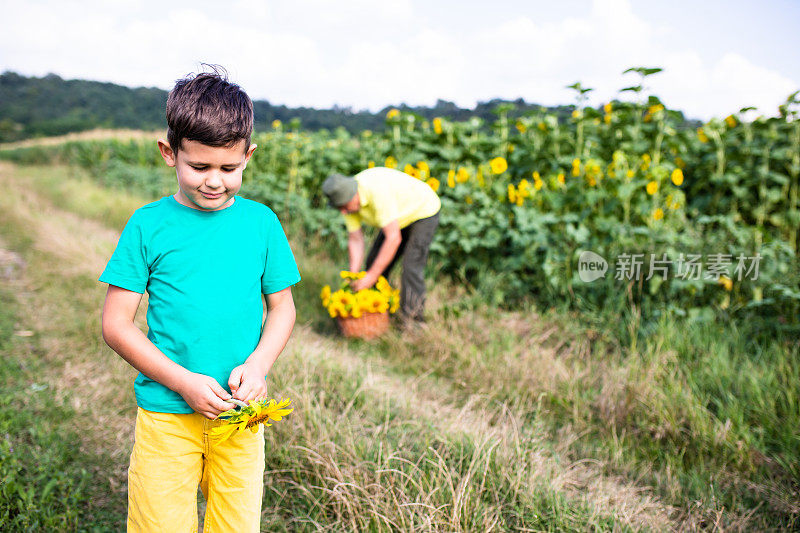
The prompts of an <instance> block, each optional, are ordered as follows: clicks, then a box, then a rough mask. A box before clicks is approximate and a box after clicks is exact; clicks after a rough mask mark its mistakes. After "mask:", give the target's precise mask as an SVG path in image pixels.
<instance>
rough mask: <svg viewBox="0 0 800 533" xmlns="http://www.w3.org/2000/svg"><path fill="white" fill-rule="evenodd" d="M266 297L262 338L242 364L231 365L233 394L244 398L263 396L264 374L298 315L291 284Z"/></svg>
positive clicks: (265, 387)
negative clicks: (266, 310)
mask: <svg viewBox="0 0 800 533" xmlns="http://www.w3.org/2000/svg"><path fill="white" fill-rule="evenodd" d="M266 300H267V309H268V313H267V320H266V322H265V323H264V327H263V328H262V330H261V339H260V340H259V341H258V345H257V346H256V349H255V350H253V353H252V354H250V356H249V357H248V358H247V360H246V361H245V362H244V364H242V365H239V366H237V367H236V368H234V369H233V371H232V372H231V377H230V379H229V380H228V386H229V387H230V388H231V392H233V397H234V398H236V399H237V400H242V401H245V402H247V401H250V400H256V399H261V398H263V397H265V396H266V394H267V384H266V381H265V378H266V376H267V373H268V372H269V370H270V369H271V368H272V365H273V363H275V360H276V359H277V358H278V356H279V355H280V353H281V352H282V351H283V348H284V347H285V346H286V343H287V342H288V341H289V336H290V335H291V334H292V329H293V328H294V321H295V318H296V317H297V312H296V311H295V307H294V299H293V298H292V288H291V287H286V288H285V289H283V290H282V291H278V292H276V293H273V294H268V295H266Z"/></svg>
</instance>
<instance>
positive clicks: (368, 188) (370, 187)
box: [344, 167, 442, 232]
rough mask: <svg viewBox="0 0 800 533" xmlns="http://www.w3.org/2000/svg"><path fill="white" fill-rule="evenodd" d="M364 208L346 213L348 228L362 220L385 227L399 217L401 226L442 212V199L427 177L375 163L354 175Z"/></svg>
mask: <svg viewBox="0 0 800 533" xmlns="http://www.w3.org/2000/svg"><path fill="white" fill-rule="evenodd" d="M354 178H355V180H356V181H357V182H358V197H359V200H360V203H361V208H360V209H359V210H358V212H357V213H349V214H347V215H345V216H344V222H345V225H346V226H347V231H348V232H353V231H357V230H359V229H360V228H361V224H362V223H364V224H367V225H370V226H375V227H377V228H385V227H386V226H387V225H388V224H389V223H390V222H391V221H392V220H397V222H398V224H399V225H400V228H405V227H406V226H408V225H409V224H411V223H413V222H416V221H417V220H421V219H423V218H428V217H431V216H433V215H435V214H436V213H438V212H439V209H440V208H441V206H442V202H441V201H440V200H439V196H437V195H436V193H435V192H434V191H433V189H431V188H430V186H429V185H428V184H427V183H425V182H424V181H421V180H418V179H417V178H414V177H411V176H409V175H408V174H406V173H405V172H400V171H399V170H394V169H392V168H385V167H375V168H369V169H367V170H364V171H362V172H359V173H358V174H356V175H355V176H354Z"/></svg>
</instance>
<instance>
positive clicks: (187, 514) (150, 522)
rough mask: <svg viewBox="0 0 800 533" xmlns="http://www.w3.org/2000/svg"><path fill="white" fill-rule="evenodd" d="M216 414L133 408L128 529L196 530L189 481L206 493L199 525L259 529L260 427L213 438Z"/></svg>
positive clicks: (214, 528)
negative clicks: (177, 412)
mask: <svg viewBox="0 0 800 533" xmlns="http://www.w3.org/2000/svg"><path fill="white" fill-rule="evenodd" d="M220 423H221V422H219V421H216V420H209V419H207V418H206V417H204V416H203V415H201V414H198V413H192V414H172V413H155V412H152V411H146V410H144V409H142V408H139V410H138V412H137V414H136V435H135V442H134V445H133V452H132V453H131V464H130V467H129V468H128V531H136V532H140V531H146V532H151V531H152V532H156V531H157V532H159V533H161V532H165V533H177V532H193V533H195V532H197V486H198V485H200V489H201V490H202V491H203V495H204V496H205V498H206V514H205V521H204V525H203V531H204V533H213V532H224V531H236V532H237V533H238V532H242V533H243V532H249V531H259V526H260V523H261V498H262V492H263V487H264V479H263V478H264V428H263V426H259V431H258V432H256V433H252V432H250V431H243V432H238V433H236V434H234V435H233V436H232V437H231V438H229V439H228V440H226V441H224V442H222V443H219V442H218V438H217V437H212V436H211V433H210V430H211V428H213V427H215V426H217V425H219V424H220Z"/></svg>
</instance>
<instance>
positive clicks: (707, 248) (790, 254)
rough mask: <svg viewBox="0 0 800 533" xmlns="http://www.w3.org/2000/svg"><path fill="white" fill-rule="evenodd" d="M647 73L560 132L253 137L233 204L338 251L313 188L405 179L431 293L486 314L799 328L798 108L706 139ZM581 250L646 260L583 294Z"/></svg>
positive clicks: (146, 173)
mask: <svg viewBox="0 0 800 533" xmlns="http://www.w3.org/2000/svg"><path fill="white" fill-rule="evenodd" d="M657 70H658V69H643V68H640V69H631V72H630V73H629V74H627V75H633V76H636V75H638V76H639V77H638V84H637V85H635V86H632V87H627V88H625V89H623V90H622V91H621V93H620V94H621V95H630V96H631V97H630V98H627V99H626V100H625V101H623V100H621V99H620V100H614V101H612V102H608V103H605V104H604V105H601V106H598V107H597V108H594V107H589V106H586V105H585V102H586V99H587V93H588V91H590V89H587V88H585V87H583V86H582V85H581V84H580V83H576V84H574V85H572V86H571V88H572V89H574V90H575V94H576V105H575V106H574V110H573V111H572V113H571V115H570V116H557V115H555V114H551V113H549V112H548V111H547V110H545V109H541V110H540V111H536V112H530V113H527V114H524V115H519V114H516V113H515V110H514V108H513V106H512V105H510V104H506V105H502V106H500V107H498V108H497V109H496V115H497V119H496V120H495V121H494V122H492V123H485V122H484V121H482V120H480V119H478V118H473V119H471V120H467V121H464V122H454V121H451V120H448V119H447V118H444V117H440V118H435V119H434V120H432V121H430V122H429V121H427V120H424V119H422V118H421V117H419V116H416V115H414V114H411V113H405V112H401V111H399V110H397V109H392V110H390V111H389V112H388V114H387V116H386V128H385V130H384V131H382V132H373V131H363V132H361V133H360V134H359V135H350V134H349V133H347V132H346V131H344V130H337V131H333V132H329V131H320V132H313V133H312V132H307V131H303V130H302V129H300V127H299V124H298V123H296V122H294V123H292V124H288V125H287V124H281V123H280V122H278V121H275V122H274V123H272V124H271V125H270V126H271V129H270V131H268V132H266V133H259V134H256V135H255V136H254V139H253V142H255V143H256V144H258V145H259V148H258V150H256V152H255V154H254V156H253V159H252V160H251V162H250V164H249V166H248V167H247V170H246V174H245V187H244V189H243V191H242V194H243V195H245V196H248V197H250V198H253V199H256V200H259V201H262V202H264V203H266V204H267V205H269V206H271V207H272V208H273V209H274V210H275V211H276V212H277V213H278V214H279V216H281V218H282V220H284V221H285V222H288V223H291V224H294V225H295V226H294V227H296V228H302V230H303V232H304V233H305V234H306V235H308V236H318V237H320V238H322V239H324V240H327V241H334V242H335V241H338V242H339V243H343V242H344V239H345V235H344V231H345V230H344V225H343V224H342V223H341V221H340V220H339V219H338V218H337V216H338V215H337V214H336V213H335V212H334V211H332V210H330V209H327V208H326V205H325V201H324V198H323V196H322V193H321V190H320V184H321V182H322V180H323V179H324V178H325V177H326V176H327V175H328V174H330V173H332V172H340V173H343V174H348V175H353V174H355V173H357V172H359V171H360V170H363V169H365V168H368V167H372V166H376V165H377V166H387V167H392V168H397V169H400V170H404V171H405V172H407V173H408V174H410V175H412V176H415V177H417V178H419V179H421V180H424V181H426V182H427V183H428V184H429V185H430V186H431V187H432V188H433V189H434V190H436V191H437V192H438V194H439V195H440V196H441V198H442V205H443V207H442V212H441V219H440V220H441V223H440V228H439V231H438V233H437V235H436V238H435V240H434V243H433V245H432V248H431V253H432V261H431V269H432V270H434V271H435V272H433V273H432V275H433V277H434V278H436V277H437V276H440V275H446V276H449V277H451V278H453V279H455V280H456V282H458V283H462V284H465V285H466V286H468V287H471V288H473V289H475V290H477V291H478V292H479V293H480V294H481V295H482V297H483V298H484V299H485V301H486V302H487V303H490V304H500V303H503V304H509V303H510V304H513V303H514V302H515V301H519V300H522V299H525V298H530V297H533V298H535V299H536V301H537V302H539V303H540V304H541V305H543V306H551V305H559V304H562V303H563V302H570V305H571V306H574V307H576V308H579V309H581V310H585V311H594V310H598V309H613V310H616V311H617V312H619V313H624V314H626V315H627V316H637V317H641V318H642V319H644V320H645V321H646V320H657V319H659V317H665V316H667V317H674V316H684V317H688V318H689V319H691V320H700V321H703V320H712V319H716V318H720V317H722V318H734V319H742V320H748V321H755V322H757V323H758V327H759V328H762V329H764V330H765V331H774V330H775V329H782V330H787V329H789V330H793V331H794V330H797V329H798V327H799V323H798V318H797V317H798V316H800V274H798V271H799V270H800V269H799V268H798V264H799V261H798V257H800V252H798V240H799V239H798V227H800V191H798V188H800V120H798V118H799V117H798V114H799V113H800V99H798V93H795V94H793V95H790V96H789V97H788V98H787V100H786V102H785V104H784V105H782V106H780V108H779V110H778V113H777V114H776V115H775V116H765V115H759V114H758V111H757V110H754V109H752V108H744V109H742V110H739V111H737V112H735V113H732V114H731V115H729V116H727V117H725V118H722V119H719V118H714V119H711V120H710V121H708V122H706V123H702V124H701V123H699V122H692V121H689V120H687V119H686V118H685V117H684V116H683V114H682V113H681V112H680V111H677V110H673V109H669V108H668V107H666V104H665V103H663V102H662V101H661V100H660V99H659V98H658V97H657V96H652V95H651V96H644V95H645V89H644V82H645V81H646V78H647V76H648V75H650V74H652V73H654V72H655V71H657ZM2 157H5V158H8V159H12V160H15V161H19V162H25V161H29V162H43V160H48V161H49V160H53V159H56V160H62V161H65V162H69V163H77V164H79V165H81V166H83V167H85V168H87V169H89V170H90V171H91V173H92V174H93V175H94V176H95V177H96V178H97V179H98V180H100V181H101V182H103V183H104V184H106V185H112V186H117V187H124V188H130V189H132V190H136V191H137V192H138V193H145V194H151V195H154V196H155V195H158V194H167V193H170V192H171V191H172V188H173V187H174V185H173V180H174V178H173V177H171V176H170V174H169V172H167V171H166V170H165V169H164V168H163V163H162V162H161V160H160V157H159V155H158V152H157V150H156V147H155V146H154V145H151V144H146V143H143V142H140V141H131V142H121V141H94V142H77V143H67V144H64V145H61V146H59V147H41V148H28V149H20V150H15V151H5V152H3V153H2ZM332 237H333V239H332ZM586 251H591V252H593V253H595V254H597V255H599V256H600V257H602V258H604V259H605V260H606V261H607V263H608V264H609V265H610V266H609V270H612V269H613V267H614V265H615V264H616V265H617V266H620V265H621V263H620V261H622V260H623V259H626V258H631V257H634V258H638V259H639V261H640V263H641V264H640V265H639V266H640V267H641V271H637V274H641V275H637V276H635V277H634V276H627V277H626V276H620V275H617V276H613V275H610V274H607V275H605V276H604V277H602V278H601V279H597V280H596V281H592V282H591V283H587V282H585V281H582V280H581V278H580V276H579V272H578V261H579V257H581V254H582V253H584V252H586ZM687 258H688V259H689V261H688V262H689V263H691V259H692V258H694V263H695V265H694V266H695V267H697V268H696V269H695V270H694V274H695V275H694V276H686V275H680V274H681V267H682V266H683V265H685V264H686V263H687ZM746 260H749V263H747V264H746V265H745V263H746ZM698 261H699V263H700V264H699V265H698V264H697V263H698ZM656 263H658V264H659V265H660V268H659V269H658V271H657V273H655V274H654V271H655V269H653V268H652V267H653V266H654V265H655V264H656ZM754 264H755V267H756V268H755V270H754V269H753V266H754ZM743 266H748V267H749V268H747V269H746V268H742V267H743ZM648 267H651V272H648V271H647V269H648ZM745 270H747V272H745ZM743 273H744V274H749V275H745V276H743ZM684 274H685V272H684Z"/></svg>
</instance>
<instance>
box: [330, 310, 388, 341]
mask: <svg viewBox="0 0 800 533" xmlns="http://www.w3.org/2000/svg"><path fill="white" fill-rule="evenodd" d="M336 320H337V322H338V323H339V329H341V330H342V335H344V336H345V337H354V338H359V339H374V338H376V337H380V336H381V335H383V334H384V333H386V332H387V331H388V330H389V313H364V314H362V315H361V316H360V317H359V318H353V317H347V318H342V317H337V318H336Z"/></svg>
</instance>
